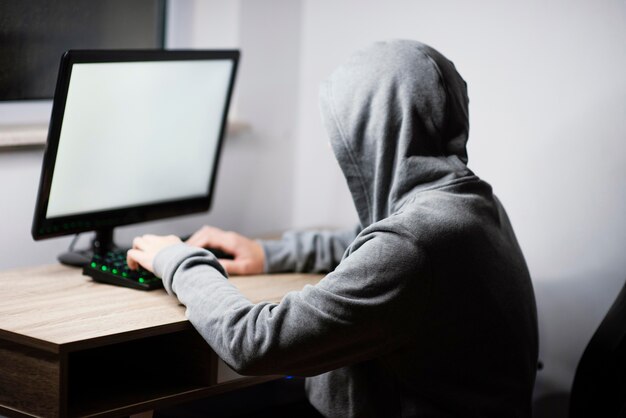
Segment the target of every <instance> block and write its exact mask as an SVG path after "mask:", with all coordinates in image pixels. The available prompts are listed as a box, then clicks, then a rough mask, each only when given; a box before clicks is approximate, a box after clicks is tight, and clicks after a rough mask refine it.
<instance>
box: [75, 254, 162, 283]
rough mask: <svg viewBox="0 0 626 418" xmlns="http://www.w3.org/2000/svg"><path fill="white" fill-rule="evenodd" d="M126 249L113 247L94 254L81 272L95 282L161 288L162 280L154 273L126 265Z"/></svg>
mask: <svg viewBox="0 0 626 418" xmlns="http://www.w3.org/2000/svg"><path fill="white" fill-rule="evenodd" d="M126 251H127V250H125V249H115V250H112V251H109V252H107V253H104V254H94V256H93V257H92V259H91V262H89V263H88V264H87V265H85V267H83V274H84V275H85V276H90V277H91V278H92V279H94V280H95V281H97V282H101V283H109V284H113V285H116V286H124V287H130V288H133V289H139V290H152V289H160V288H162V287H163V282H162V281H161V279H159V278H158V277H156V276H155V275H154V274H152V273H150V272H149V271H147V270H144V269H143V268H141V267H139V268H138V269H137V270H131V269H130V268H129V267H128V264H126Z"/></svg>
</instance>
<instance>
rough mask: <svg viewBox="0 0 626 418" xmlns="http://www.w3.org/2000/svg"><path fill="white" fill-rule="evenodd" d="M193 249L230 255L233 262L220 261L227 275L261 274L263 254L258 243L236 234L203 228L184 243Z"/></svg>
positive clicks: (213, 228)
mask: <svg viewBox="0 0 626 418" xmlns="http://www.w3.org/2000/svg"><path fill="white" fill-rule="evenodd" d="M186 243H187V244H189V245H192V246H194V247H203V248H215V249H218V250H222V251H224V252H225V253H228V254H231V255H232V256H233V260H223V259H220V260H219V262H220V263H221V264H222V266H224V269H226V271H227V272H228V274H261V273H263V268H264V265H265V253H264V252H263V247H261V244H259V243H258V242H256V241H254V240H251V239H250V238H246V237H244V236H243V235H240V234H238V233H236V232H227V231H223V230H221V229H219V228H215V227H212V226H203V227H202V228H201V229H200V230H198V231H197V232H196V233H195V234H193V235H192V236H191V237H189V239H188V240H187V241H186Z"/></svg>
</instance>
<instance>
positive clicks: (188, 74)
mask: <svg viewBox="0 0 626 418" xmlns="http://www.w3.org/2000/svg"><path fill="white" fill-rule="evenodd" d="M232 67H233V62H232V61H231V60H205V61H200V60H198V61H193V60H192V61H158V62H124V63H97V64H93V63H89V64H74V66H73V68H72V74H71V79H70V85H69V90H68V97H67V102H66V107H65V114H64V117H63V124H62V128H61V135H60V138H59V146H58V151H57V157H56V163H55V167H54V173H53V177H52V185H51V188H50V198H49V202H48V209H47V213H46V216H47V217H48V218H52V217H59V216H66V215H73V214H79V213H86V212H95V211H102V210H109V209H117V208H124V207H129V206H136V205H142V204H149V203H156V202H164V201H171V200H178V199H181V198H191V197H200V196H204V195H206V193H207V190H208V185H209V181H210V176H211V175H212V173H213V165H214V162H215V156H216V155H215V153H216V151H217V149H216V148H217V144H218V140H219V132H220V128H221V122H222V117H223V114H224V112H225V106H226V97H227V93H228V86H229V82H230V76H231V72H232Z"/></svg>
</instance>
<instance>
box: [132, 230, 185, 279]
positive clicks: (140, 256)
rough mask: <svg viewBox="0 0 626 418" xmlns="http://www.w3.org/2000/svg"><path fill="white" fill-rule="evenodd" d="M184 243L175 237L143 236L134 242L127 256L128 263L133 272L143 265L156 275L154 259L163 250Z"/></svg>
mask: <svg viewBox="0 0 626 418" xmlns="http://www.w3.org/2000/svg"><path fill="white" fill-rule="evenodd" d="M181 242H182V241H181V240H180V238H178V237H177V236H175V235H168V236H166V237H163V236H158V235H142V236H141V237H137V238H135V239H134V240H133V248H132V249H130V250H128V253H127V254H126V263H127V264H128V267H130V268H131V269H132V270H136V269H137V267H139V265H140V264H141V266H142V267H143V268H145V269H146V270H148V271H150V272H152V273H154V266H153V265H152V263H153V262H154V257H155V256H156V255H157V253H158V252H159V251H161V250H162V249H163V248H166V247H169V246H171V245H176V244H180V243H181Z"/></svg>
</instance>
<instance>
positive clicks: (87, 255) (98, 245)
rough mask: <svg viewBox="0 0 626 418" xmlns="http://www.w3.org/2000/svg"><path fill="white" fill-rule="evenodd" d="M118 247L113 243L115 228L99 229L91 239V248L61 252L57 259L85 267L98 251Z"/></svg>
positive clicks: (64, 262) (71, 264) (66, 263)
mask: <svg viewBox="0 0 626 418" xmlns="http://www.w3.org/2000/svg"><path fill="white" fill-rule="evenodd" d="M114 248H117V247H116V246H115V244H114V243H113V228H108V229H99V230H97V231H96V235H95V236H94V238H93V240H92V241H91V248H88V249H85V250H74V249H73V248H71V247H70V250H69V251H67V252H64V253H62V254H59V256H58V257H57V259H58V260H59V262H60V263H61V264H65V265H66V266H74V267H84V266H85V265H86V264H88V263H89V262H91V258H92V257H93V255H94V254H96V253H106V252H107V251H110V250H112V249H114Z"/></svg>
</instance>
